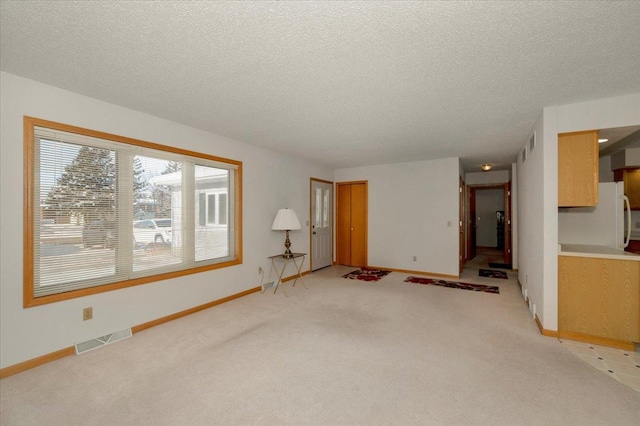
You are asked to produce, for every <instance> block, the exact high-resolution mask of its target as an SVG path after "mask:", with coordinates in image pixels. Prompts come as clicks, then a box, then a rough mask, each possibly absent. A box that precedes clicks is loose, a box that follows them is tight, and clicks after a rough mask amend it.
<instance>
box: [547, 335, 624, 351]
mask: <svg viewBox="0 0 640 426" xmlns="http://www.w3.org/2000/svg"><path fill="white" fill-rule="evenodd" d="M557 333H558V337H559V338H561V339H567V340H577V341H578V342H584V343H591V344H593V345H599V346H608V347H611V348H616V349H624V350H626V351H632V352H633V351H634V350H635V345H634V344H633V342H628V341H626V340H618V339H610V338H608V337H599V336H591V335H589V334H582V333H575V332H573V331H558V332H557Z"/></svg>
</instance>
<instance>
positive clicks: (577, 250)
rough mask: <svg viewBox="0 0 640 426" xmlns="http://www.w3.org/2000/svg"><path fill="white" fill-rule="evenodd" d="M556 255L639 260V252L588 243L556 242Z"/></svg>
mask: <svg viewBox="0 0 640 426" xmlns="http://www.w3.org/2000/svg"><path fill="white" fill-rule="evenodd" d="M558 256H576V257H595V258H600V259H616V260H633V261H637V262H640V254H635V253H631V252H628V251H624V250H618V249H615V248H613V247H607V246H593V245H588V244H558Z"/></svg>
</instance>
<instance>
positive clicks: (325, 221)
mask: <svg viewBox="0 0 640 426" xmlns="http://www.w3.org/2000/svg"><path fill="white" fill-rule="evenodd" d="M330 197H331V190H330V189H325V190H324V202H323V203H322V227H323V228H328V227H329V213H330V212H329V206H330V205H331V198H330Z"/></svg>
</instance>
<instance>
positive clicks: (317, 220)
mask: <svg viewBox="0 0 640 426" xmlns="http://www.w3.org/2000/svg"><path fill="white" fill-rule="evenodd" d="M315 192H316V194H315V195H316V204H315V212H314V219H313V227H314V228H319V227H320V214H321V206H322V189H321V188H316V191H315Z"/></svg>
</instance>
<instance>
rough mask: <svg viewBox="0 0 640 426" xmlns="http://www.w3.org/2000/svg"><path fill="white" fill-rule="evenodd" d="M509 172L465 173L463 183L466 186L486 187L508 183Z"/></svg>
mask: <svg viewBox="0 0 640 426" xmlns="http://www.w3.org/2000/svg"><path fill="white" fill-rule="evenodd" d="M509 178H510V174H509V170H495V171H490V172H474V173H467V174H466V175H465V178H464V181H465V183H466V184H467V185H486V184H493V183H507V182H509Z"/></svg>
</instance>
